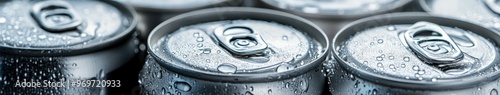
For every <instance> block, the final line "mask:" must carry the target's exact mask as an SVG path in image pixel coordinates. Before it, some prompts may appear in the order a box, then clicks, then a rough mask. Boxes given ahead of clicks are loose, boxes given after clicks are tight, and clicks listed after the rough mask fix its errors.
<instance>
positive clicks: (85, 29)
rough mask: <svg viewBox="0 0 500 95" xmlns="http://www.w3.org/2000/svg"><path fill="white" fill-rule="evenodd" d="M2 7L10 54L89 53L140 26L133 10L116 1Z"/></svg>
mask: <svg viewBox="0 0 500 95" xmlns="http://www.w3.org/2000/svg"><path fill="white" fill-rule="evenodd" d="M0 6H1V7H2V10H0V13H1V14H0V28H2V30H1V31H0V37H1V39H0V47H1V48H2V52H6V53H15V54H27V55H43V56H48V55H52V54H54V55H66V54H78V53H84V52H89V51H92V50H97V49H100V48H104V47H106V46H110V45H112V43H115V42H119V40H121V39H123V38H124V37H128V36H126V35H130V34H132V30H133V29H134V28H135V24H136V22H135V20H134V13H133V11H131V10H130V8H128V7H125V6H123V5H120V4H119V3H116V2H112V1H8V2H1V3H0ZM26 6H28V7H26Z"/></svg>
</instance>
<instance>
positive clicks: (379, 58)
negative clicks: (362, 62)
mask: <svg viewBox="0 0 500 95" xmlns="http://www.w3.org/2000/svg"><path fill="white" fill-rule="evenodd" d="M376 59H377V61H382V60H384V58H382V56H377V58H376Z"/></svg>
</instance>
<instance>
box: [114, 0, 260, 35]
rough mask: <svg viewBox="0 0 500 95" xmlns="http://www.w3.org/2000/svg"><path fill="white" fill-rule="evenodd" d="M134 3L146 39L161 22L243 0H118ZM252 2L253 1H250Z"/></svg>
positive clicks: (235, 4)
mask: <svg viewBox="0 0 500 95" xmlns="http://www.w3.org/2000/svg"><path fill="white" fill-rule="evenodd" d="M118 1H119V2H122V3H125V4H129V5H132V6H133V7H134V8H135V9H136V10H137V11H138V13H139V17H138V19H139V21H140V22H139V25H138V28H139V29H140V30H141V33H140V39H141V40H144V41H146V39H147V37H148V35H149V33H150V32H151V31H152V30H153V28H154V27H156V26H157V25H158V24H160V23H161V22H163V21H165V20H167V19H169V18H171V17H174V16H176V15H179V14H182V13H186V12H189V11H193V10H199V9H204V8H214V7H226V6H239V5H241V4H242V3H247V2H249V1H245V2H243V0H118ZM249 4H251V2H250V3H249Z"/></svg>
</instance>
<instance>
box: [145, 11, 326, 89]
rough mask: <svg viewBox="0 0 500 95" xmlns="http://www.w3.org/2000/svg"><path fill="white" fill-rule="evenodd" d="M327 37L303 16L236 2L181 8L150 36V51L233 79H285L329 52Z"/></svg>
mask: <svg viewBox="0 0 500 95" xmlns="http://www.w3.org/2000/svg"><path fill="white" fill-rule="evenodd" d="M196 18H203V20H199V21H193V20H192V19H196ZM200 23H201V24H200ZM325 42H327V38H326V36H325V34H324V33H323V32H322V31H321V30H320V29H319V28H318V27H316V26H314V25H313V24H312V23H311V22H308V21H306V20H305V19H303V18H300V17H297V16H293V15H291V14H288V13H284V12H278V11H272V10H267V9H257V8H233V7H229V8H212V9H204V10H199V11H194V12H190V13H186V14H181V15H179V16H176V17H174V18H171V19H169V20H167V21H165V22H163V23H162V24H160V25H159V26H158V27H156V28H155V29H154V30H153V33H151V34H150V36H149V39H148V43H149V45H150V46H149V47H150V49H149V51H150V52H151V55H152V56H153V57H156V59H157V60H159V63H160V64H161V65H163V66H164V67H166V68H167V69H169V70H173V71H175V72H177V73H181V74H185V75H188V76H192V77H197V78H203V79H206V80H214V81H233V82H235V81H237V82H244V81H245V82H252V81H253V82H259V81H260V82H261V81H270V80H276V79H286V78H288V77H293V76H297V75H300V74H303V73H305V72H307V71H310V70H312V69H315V68H317V67H318V66H320V65H319V64H320V63H321V61H323V60H324V59H325V58H326V51H327V47H328V44H327V43H325Z"/></svg>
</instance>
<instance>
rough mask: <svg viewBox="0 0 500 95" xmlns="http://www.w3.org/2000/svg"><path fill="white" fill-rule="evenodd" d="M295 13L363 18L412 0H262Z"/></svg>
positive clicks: (326, 16) (323, 16)
mask: <svg viewBox="0 0 500 95" xmlns="http://www.w3.org/2000/svg"><path fill="white" fill-rule="evenodd" d="M261 1H262V2H264V3H265V4H267V5H270V6H272V7H275V8H278V9H280V10H285V11H287V12H291V13H294V14H298V15H302V16H308V17H322V18H361V17H366V16H370V15H375V14H381V13H385V12H389V11H392V10H395V9H397V8H400V7H402V6H403V5H405V4H407V3H409V2H410V1H411V0H261Z"/></svg>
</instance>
